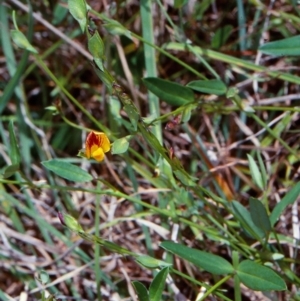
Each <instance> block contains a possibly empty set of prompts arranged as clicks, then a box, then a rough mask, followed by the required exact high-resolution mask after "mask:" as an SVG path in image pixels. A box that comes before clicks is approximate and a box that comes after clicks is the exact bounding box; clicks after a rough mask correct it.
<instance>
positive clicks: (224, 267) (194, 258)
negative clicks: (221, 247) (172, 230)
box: [160, 241, 234, 275]
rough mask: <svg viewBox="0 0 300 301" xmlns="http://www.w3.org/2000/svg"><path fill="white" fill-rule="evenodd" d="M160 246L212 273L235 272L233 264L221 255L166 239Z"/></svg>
mask: <svg viewBox="0 0 300 301" xmlns="http://www.w3.org/2000/svg"><path fill="white" fill-rule="evenodd" d="M160 246H161V247H162V248H164V249H165V250H167V251H168V252H171V253H173V254H175V255H177V256H179V257H181V258H183V259H185V260H187V261H189V262H191V263H193V264H194V265H196V266H198V267H200V268H202V269H204V270H205V271H208V272H209V273H211V274H214V275H222V274H230V273H233V272H234V268H233V266H232V265H231V264H230V263H229V262H228V261H227V260H225V259H224V258H222V257H220V256H217V255H214V254H211V253H207V252H203V251H199V250H196V249H192V248H189V247H186V246H183V245H181V244H178V243H175V242H172V241H164V242H163V243H161V245H160Z"/></svg>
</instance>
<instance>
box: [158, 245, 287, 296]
mask: <svg viewBox="0 0 300 301" xmlns="http://www.w3.org/2000/svg"><path fill="white" fill-rule="evenodd" d="M161 247H162V248H164V249H165V250H167V251H168V252H171V253H173V254H175V255H177V256H179V257H181V258H183V259H185V260H187V261H188V262H191V263H192V264H194V265H195V266H197V267H200V268H202V269H203V270H205V271H207V272H209V273H211V274H213V275H228V274H232V275H234V274H236V275H237V276H238V277H239V280H240V281H241V282H242V283H243V284H244V285H246V286H247V287H249V288H250V289H252V290H259V291H270V290H278V291H281V290H285V289H286V284H285V282H284V281H283V279H282V278H281V277H280V276H279V275H278V274H277V273H275V272H274V271H273V270H272V269H270V268H268V267H266V266H263V265H261V264H258V263H256V262H254V261H251V260H243V261H242V262H241V263H239V264H238V266H237V267H236V268H234V267H233V265H232V264H231V263H230V262H228V261H227V260H225V259H224V258H222V257H220V256H218V255H214V254H211V253H208V252H203V251H199V250H196V249H192V248H189V247H186V246H184V245H181V244H178V243H174V242H172V241H165V242H163V243H162V244H161Z"/></svg>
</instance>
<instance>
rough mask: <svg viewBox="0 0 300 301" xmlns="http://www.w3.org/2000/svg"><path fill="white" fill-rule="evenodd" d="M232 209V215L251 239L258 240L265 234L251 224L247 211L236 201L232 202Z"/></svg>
mask: <svg viewBox="0 0 300 301" xmlns="http://www.w3.org/2000/svg"><path fill="white" fill-rule="evenodd" d="M232 208H233V212H234V215H235V217H236V218H237V219H238V221H239V222H240V223H241V226H242V228H243V229H244V230H245V231H247V232H248V233H249V234H250V235H251V236H252V237H253V238H256V239H260V238H262V237H264V236H265V233H264V232H263V231H262V230H261V229H260V228H258V227H257V226H256V225H255V224H254V223H253V220H252V218H251V215H250V213H249V211H248V210H247V209H246V208H245V207H244V206H243V205H241V204H240V203H238V202H237V201H233V202H232Z"/></svg>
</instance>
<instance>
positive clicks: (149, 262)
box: [135, 255, 172, 269]
mask: <svg viewBox="0 0 300 301" xmlns="http://www.w3.org/2000/svg"><path fill="white" fill-rule="evenodd" d="M135 260H136V261H137V262H138V263H139V264H140V265H142V266H143V267H146V268H148V269H158V268H162V267H170V266H172V264H171V263H168V262H165V261H162V260H159V259H156V258H153V257H150V256H148V255H140V256H138V257H136V259H135Z"/></svg>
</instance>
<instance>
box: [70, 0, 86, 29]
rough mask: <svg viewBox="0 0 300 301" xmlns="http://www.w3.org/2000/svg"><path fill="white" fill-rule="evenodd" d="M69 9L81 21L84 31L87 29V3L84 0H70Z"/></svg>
mask: <svg viewBox="0 0 300 301" xmlns="http://www.w3.org/2000/svg"><path fill="white" fill-rule="evenodd" d="M68 6H69V11H70V13H71V15H72V16H73V18H74V19H75V20H76V21H77V22H78V23H79V25H80V28H81V30H82V32H84V31H85V29H86V25H87V12H88V9H87V5H86V2H85V1H84V0H69V1H68Z"/></svg>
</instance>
